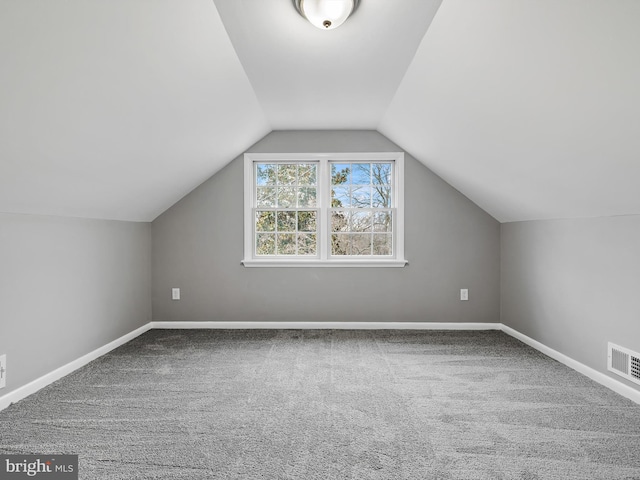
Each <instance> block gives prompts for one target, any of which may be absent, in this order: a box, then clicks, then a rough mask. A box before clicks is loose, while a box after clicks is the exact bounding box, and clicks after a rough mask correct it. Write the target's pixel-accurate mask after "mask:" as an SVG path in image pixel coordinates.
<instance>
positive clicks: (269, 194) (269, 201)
mask: <svg viewBox="0 0 640 480" xmlns="http://www.w3.org/2000/svg"><path fill="white" fill-rule="evenodd" d="M256 193H257V197H258V199H257V206H258V207H275V206H276V187H258V188H257V191H256Z"/></svg>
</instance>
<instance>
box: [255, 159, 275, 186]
mask: <svg viewBox="0 0 640 480" xmlns="http://www.w3.org/2000/svg"><path fill="white" fill-rule="evenodd" d="M256 184H257V185H275V184H276V166H275V165H271V164H264V163H258V164H256Z"/></svg>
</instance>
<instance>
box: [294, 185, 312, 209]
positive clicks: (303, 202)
mask: <svg viewBox="0 0 640 480" xmlns="http://www.w3.org/2000/svg"><path fill="white" fill-rule="evenodd" d="M298 206H299V207H315V206H316V187H300V188H298Z"/></svg>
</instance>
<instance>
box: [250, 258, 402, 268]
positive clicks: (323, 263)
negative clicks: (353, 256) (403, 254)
mask: <svg viewBox="0 0 640 480" xmlns="http://www.w3.org/2000/svg"><path fill="white" fill-rule="evenodd" d="M241 263H242V265H244V266H245V267H251V268H253V267H272V268H273V267H275V268H279V267H286V268H288V267H343V268H344V267H350V268H351V267H356V268H357V267H374V268H376V267H383V268H384V267H395V268H401V267H404V266H406V265H407V264H408V263H409V262H407V261H406V260H395V259H392V260H387V259H385V260H369V259H366V260H281V259H278V260H274V259H269V260H255V259H254V260H243V261H242V262H241Z"/></svg>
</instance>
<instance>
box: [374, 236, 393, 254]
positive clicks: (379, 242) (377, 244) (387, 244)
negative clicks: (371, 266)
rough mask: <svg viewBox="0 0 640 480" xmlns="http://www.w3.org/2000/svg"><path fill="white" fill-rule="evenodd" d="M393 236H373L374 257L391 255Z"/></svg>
mask: <svg viewBox="0 0 640 480" xmlns="http://www.w3.org/2000/svg"><path fill="white" fill-rule="evenodd" d="M392 253H393V250H392V236H391V234H386V233H385V234H378V233H374V234H373V254H374V255H391V254H392Z"/></svg>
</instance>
